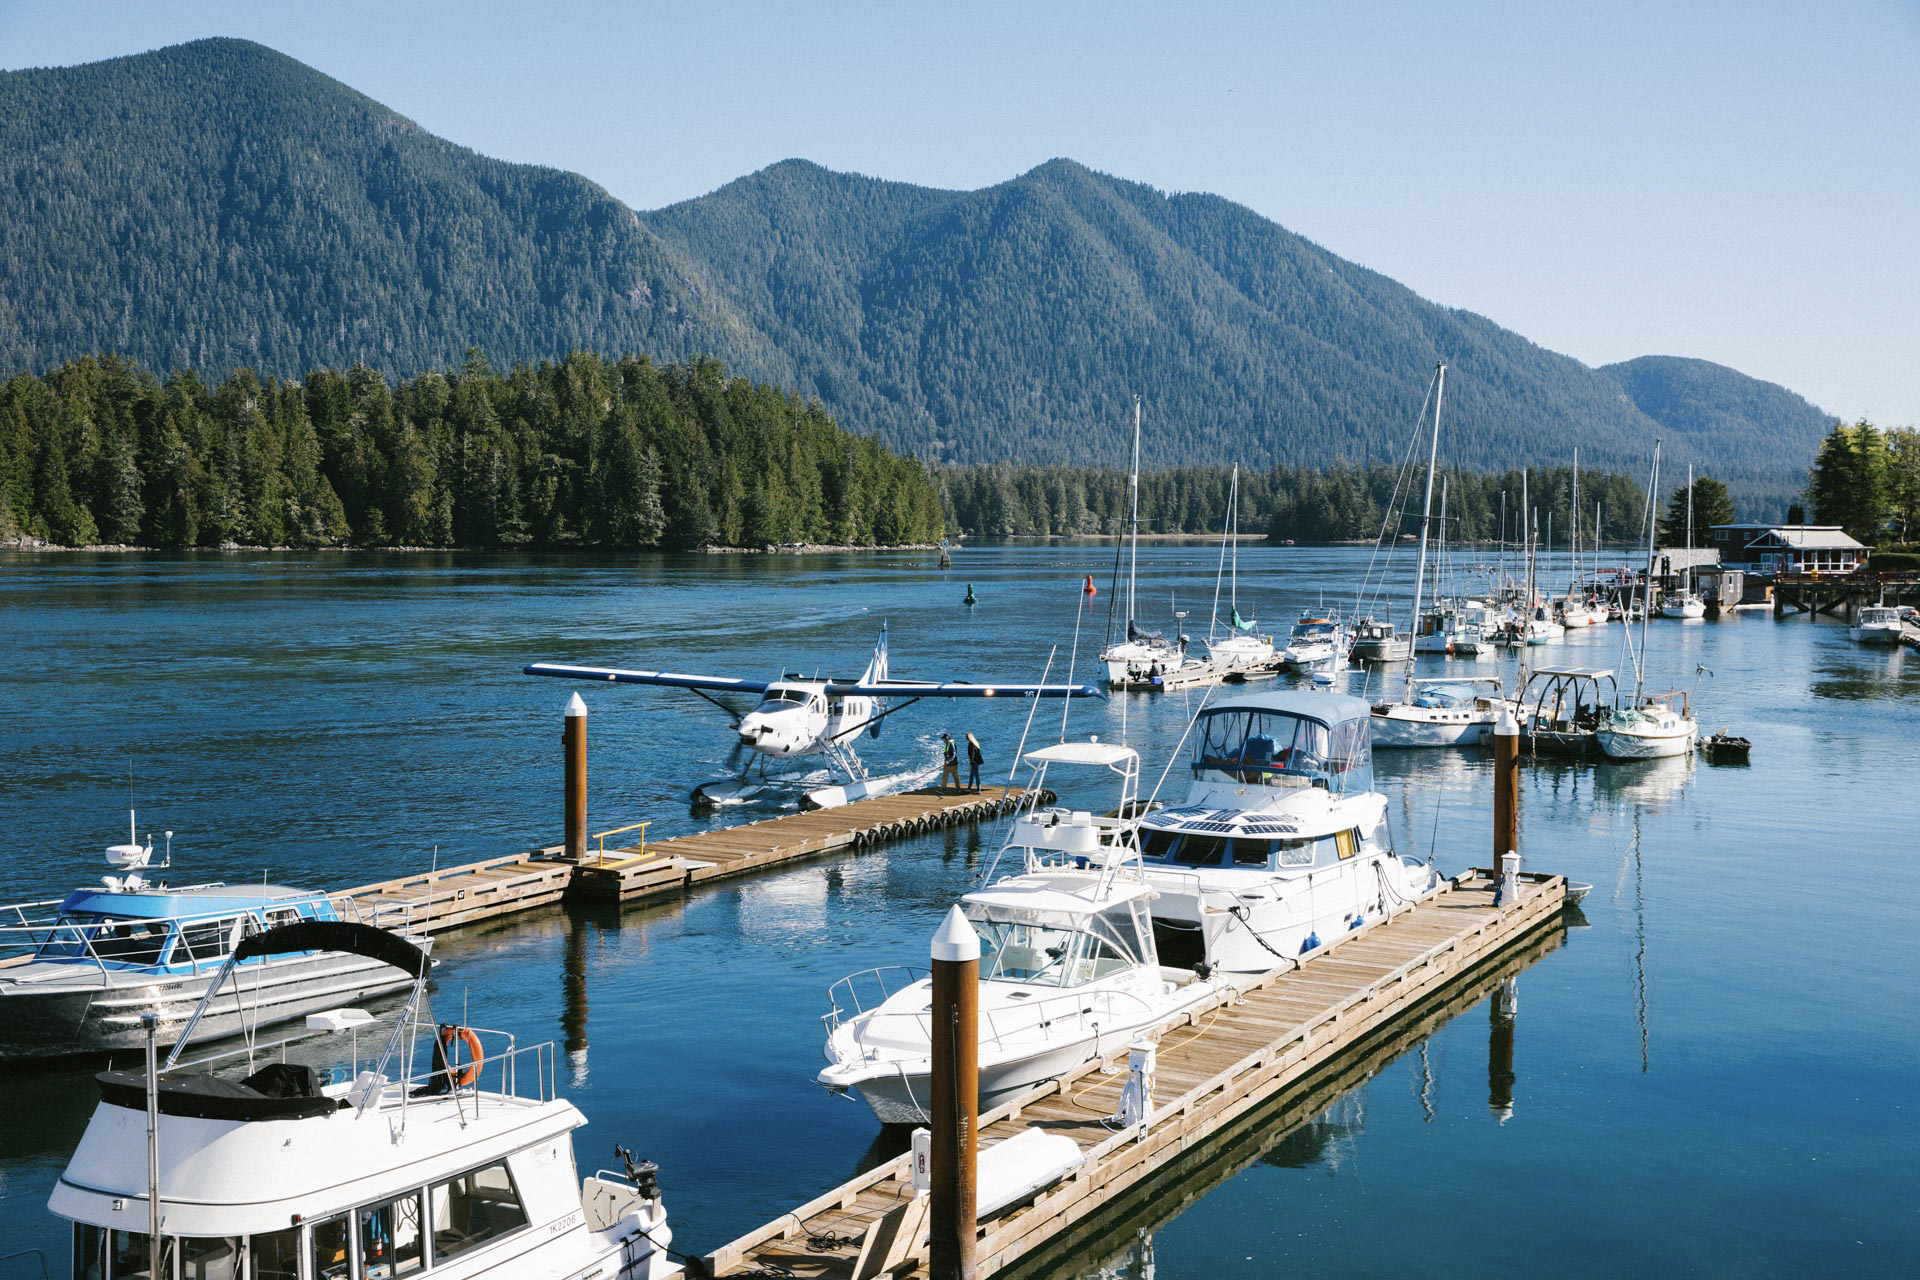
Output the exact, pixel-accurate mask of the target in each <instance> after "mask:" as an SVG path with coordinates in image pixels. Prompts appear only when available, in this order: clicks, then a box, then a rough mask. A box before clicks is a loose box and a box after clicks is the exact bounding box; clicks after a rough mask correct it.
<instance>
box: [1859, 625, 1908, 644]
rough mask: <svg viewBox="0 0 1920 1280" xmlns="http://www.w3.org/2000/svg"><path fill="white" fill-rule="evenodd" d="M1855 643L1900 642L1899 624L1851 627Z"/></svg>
mask: <svg viewBox="0 0 1920 1280" xmlns="http://www.w3.org/2000/svg"><path fill="white" fill-rule="evenodd" d="M1849 631H1850V633H1851V634H1852V636H1853V641H1854V643H1855V644H1899V643H1900V632H1901V629H1900V627H1899V626H1897V625H1895V626H1891V627H1852V628H1849Z"/></svg>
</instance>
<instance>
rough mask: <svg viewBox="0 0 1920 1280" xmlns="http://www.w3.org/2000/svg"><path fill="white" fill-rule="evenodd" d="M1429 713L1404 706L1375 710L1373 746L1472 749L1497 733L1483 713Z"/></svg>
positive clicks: (1425, 709) (1423, 708) (1422, 709)
mask: <svg viewBox="0 0 1920 1280" xmlns="http://www.w3.org/2000/svg"><path fill="white" fill-rule="evenodd" d="M1426 712H1427V708H1425V707H1407V706H1401V705H1396V706H1394V707H1392V708H1391V709H1389V710H1388V711H1386V712H1384V713H1382V712H1380V711H1375V712H1374V713H1373V716H1372V720H1371V723H1372V725H1373V745H1374V746H1375V747H1376V748H1381V747H1470V746H1477V745H1478V744H1480V743H1482V742H1485V741H1486V740H1487V738H1488V737H1489V736H1491V735H1492V733H1493V720H1492V717H1491V716H1482V715H1481V713H1479V712H1468V713H1461V712H1438V711H1436V712H1433V713H1431V714H1426ZM1463 714H1464V718H1463Z"/></svg>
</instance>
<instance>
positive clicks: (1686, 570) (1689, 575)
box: [1680, 462, 1693, 595]
mask: <svg viewBox="0 0 1920 1280" xmlns="http://www.w3.org/2000/svg"><path fill="white" fill-rule="evenodd" d="M1680 572H1681V573H1683V574H1685V575H1686V579H1687V594H1688V595H1692V594H1693V464H1692V463H1691V462H1689V463H1688V464H1687V562H1686V564H1684V565H1682V566H1681V567H1680Z"/></svg>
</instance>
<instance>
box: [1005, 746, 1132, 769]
mask: <svg viewBox="0 0 1920 1280" xmlns="http://www.w3.org/2000/svg"><path fill="white" fill-rule="evenodd" d="M1139 756H1140V753H1139V752H1138V751H1135V750H1134V749H1133V748H1132V747H1123V746H1119V745H1117V744H1115V743H1111V742H1056V743H1054V744H1053V745H1052V746H1047V747H1038V748H1035V749H1034V750H1032V751H1029V752H1027V754H1026V756H1025V757H1024V758H1025V760H1026V761H1027V763H1029V764H1100V765H1107V766H1109V767H1111V766H1113V765H1116V764H1122V763H1125V762H1126V761H1128V760H1135V759H1138V758H1139Z"/></svg>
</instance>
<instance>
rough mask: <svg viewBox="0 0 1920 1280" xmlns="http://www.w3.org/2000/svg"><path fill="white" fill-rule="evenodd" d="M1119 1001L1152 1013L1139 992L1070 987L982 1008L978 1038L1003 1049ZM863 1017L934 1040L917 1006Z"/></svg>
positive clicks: (1108, 1012) (1104, 1012)
mask: <svg viewBox="0 0 1920 1280" xmlns="http://www.w3.org/2000/svg"><path fill="white" fill-rule="evenodd" d="M1122 1002H1126V1003H1129V1004H1131V1005H1133V1006H1137V1007H1138V1010H1139V1011H1140V1012H1142V1013H1147V1014H1151V1013H1153V1011H1154V1006H1153V1005H1152V1004H1151V1003H1149V1002H1148V1001H1147V1000H1146V998H1145V997H1143V996H1141V995H1140V994H1139V993H1138V992H1134V991H1125V990H1120V989H1118V988H1114V987H1100V988H1096V989H1095V990H1092V991H1086V990H1077V989H1074V988H1071V987H1070V988H1068V989H1066V990H1064V991H1060V992H1056V993H1055V994H1053V995H1050V996H1046V997H1043V998H1041V999H1039V1000H1035V1001H1031V1002H1029V1003H1026V1004H1021V1005H1019V1006H1014V1007H1007V1008H1003V1009H998V1010H993V1009H981V1010H980V1014H979V1023H980V1040H981V1043H983V1044H992V1045H993V1046H995V1047H996V1048H1001V1049H1004V1048H1007V1047H1008V1044H1009V1042H1010V1041H1012V1040H1013V1038H1014V1036H1015V1035H1017V1034H1018V1033H1020V1032H1023V1031H1032V1030H1034V1029H1036V1028H1037V1029H1039V1030H1041V1031H1050V1030H1051V1028H1052V1027H1053V1024H1054V1023H1056V1022H1060V1021H1063V1020H1064V1019H1066V1018H1069V1017H1071V1018H1074V1019H1077V1020H1082V1021H1085V1020H1088V1015H1091V1014H1096V1013H1097V1014H1099V1015H1101V1016H1102V1017H1112V1016H1113V1015H1114V1013H1115V1010H1116V1007H1117V1006H1118V1005H1119V1004H1120V1003H1122ZM1065 1006H1070V1007H1071V1012H1066V1013H1063V1012H1061V1009H1062V1008H1063V1007H1065ZM829 1016H831V1015H829ZM866 1018H867V1022H866V1025H867V1026H869V1027H872V1026H875V1025H877V1024H880V1023H882V1022H900V1021H910V1022H911V1023H912V1024H913V1026H914V1027H915V1028H917V1029H918V1031H919V1033H920V1034H921V1035H922V1036H925V1037H926V1038H927V1043H928V1044H932V1043H933V1040H932V1036H933V1020H932V1014H931V1013H929V1012H928V1011H926V1010H923V1009H916V1010H914V1011H912V1012H907V1011H900V1012H895V1013H886V1012H882V1011H880V1010H875V1011H873V1012H871V1013H869V1014H867V1015H866ZM1003 1023H1004V1024H1005V1025H1003ZM836 1026H838V1024H837V1023H833V1024H829V1029H830V1030H831V1029H832V1028H833V1027H836ZM1049 1038H1051V1037H1049Z"/></svg>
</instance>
